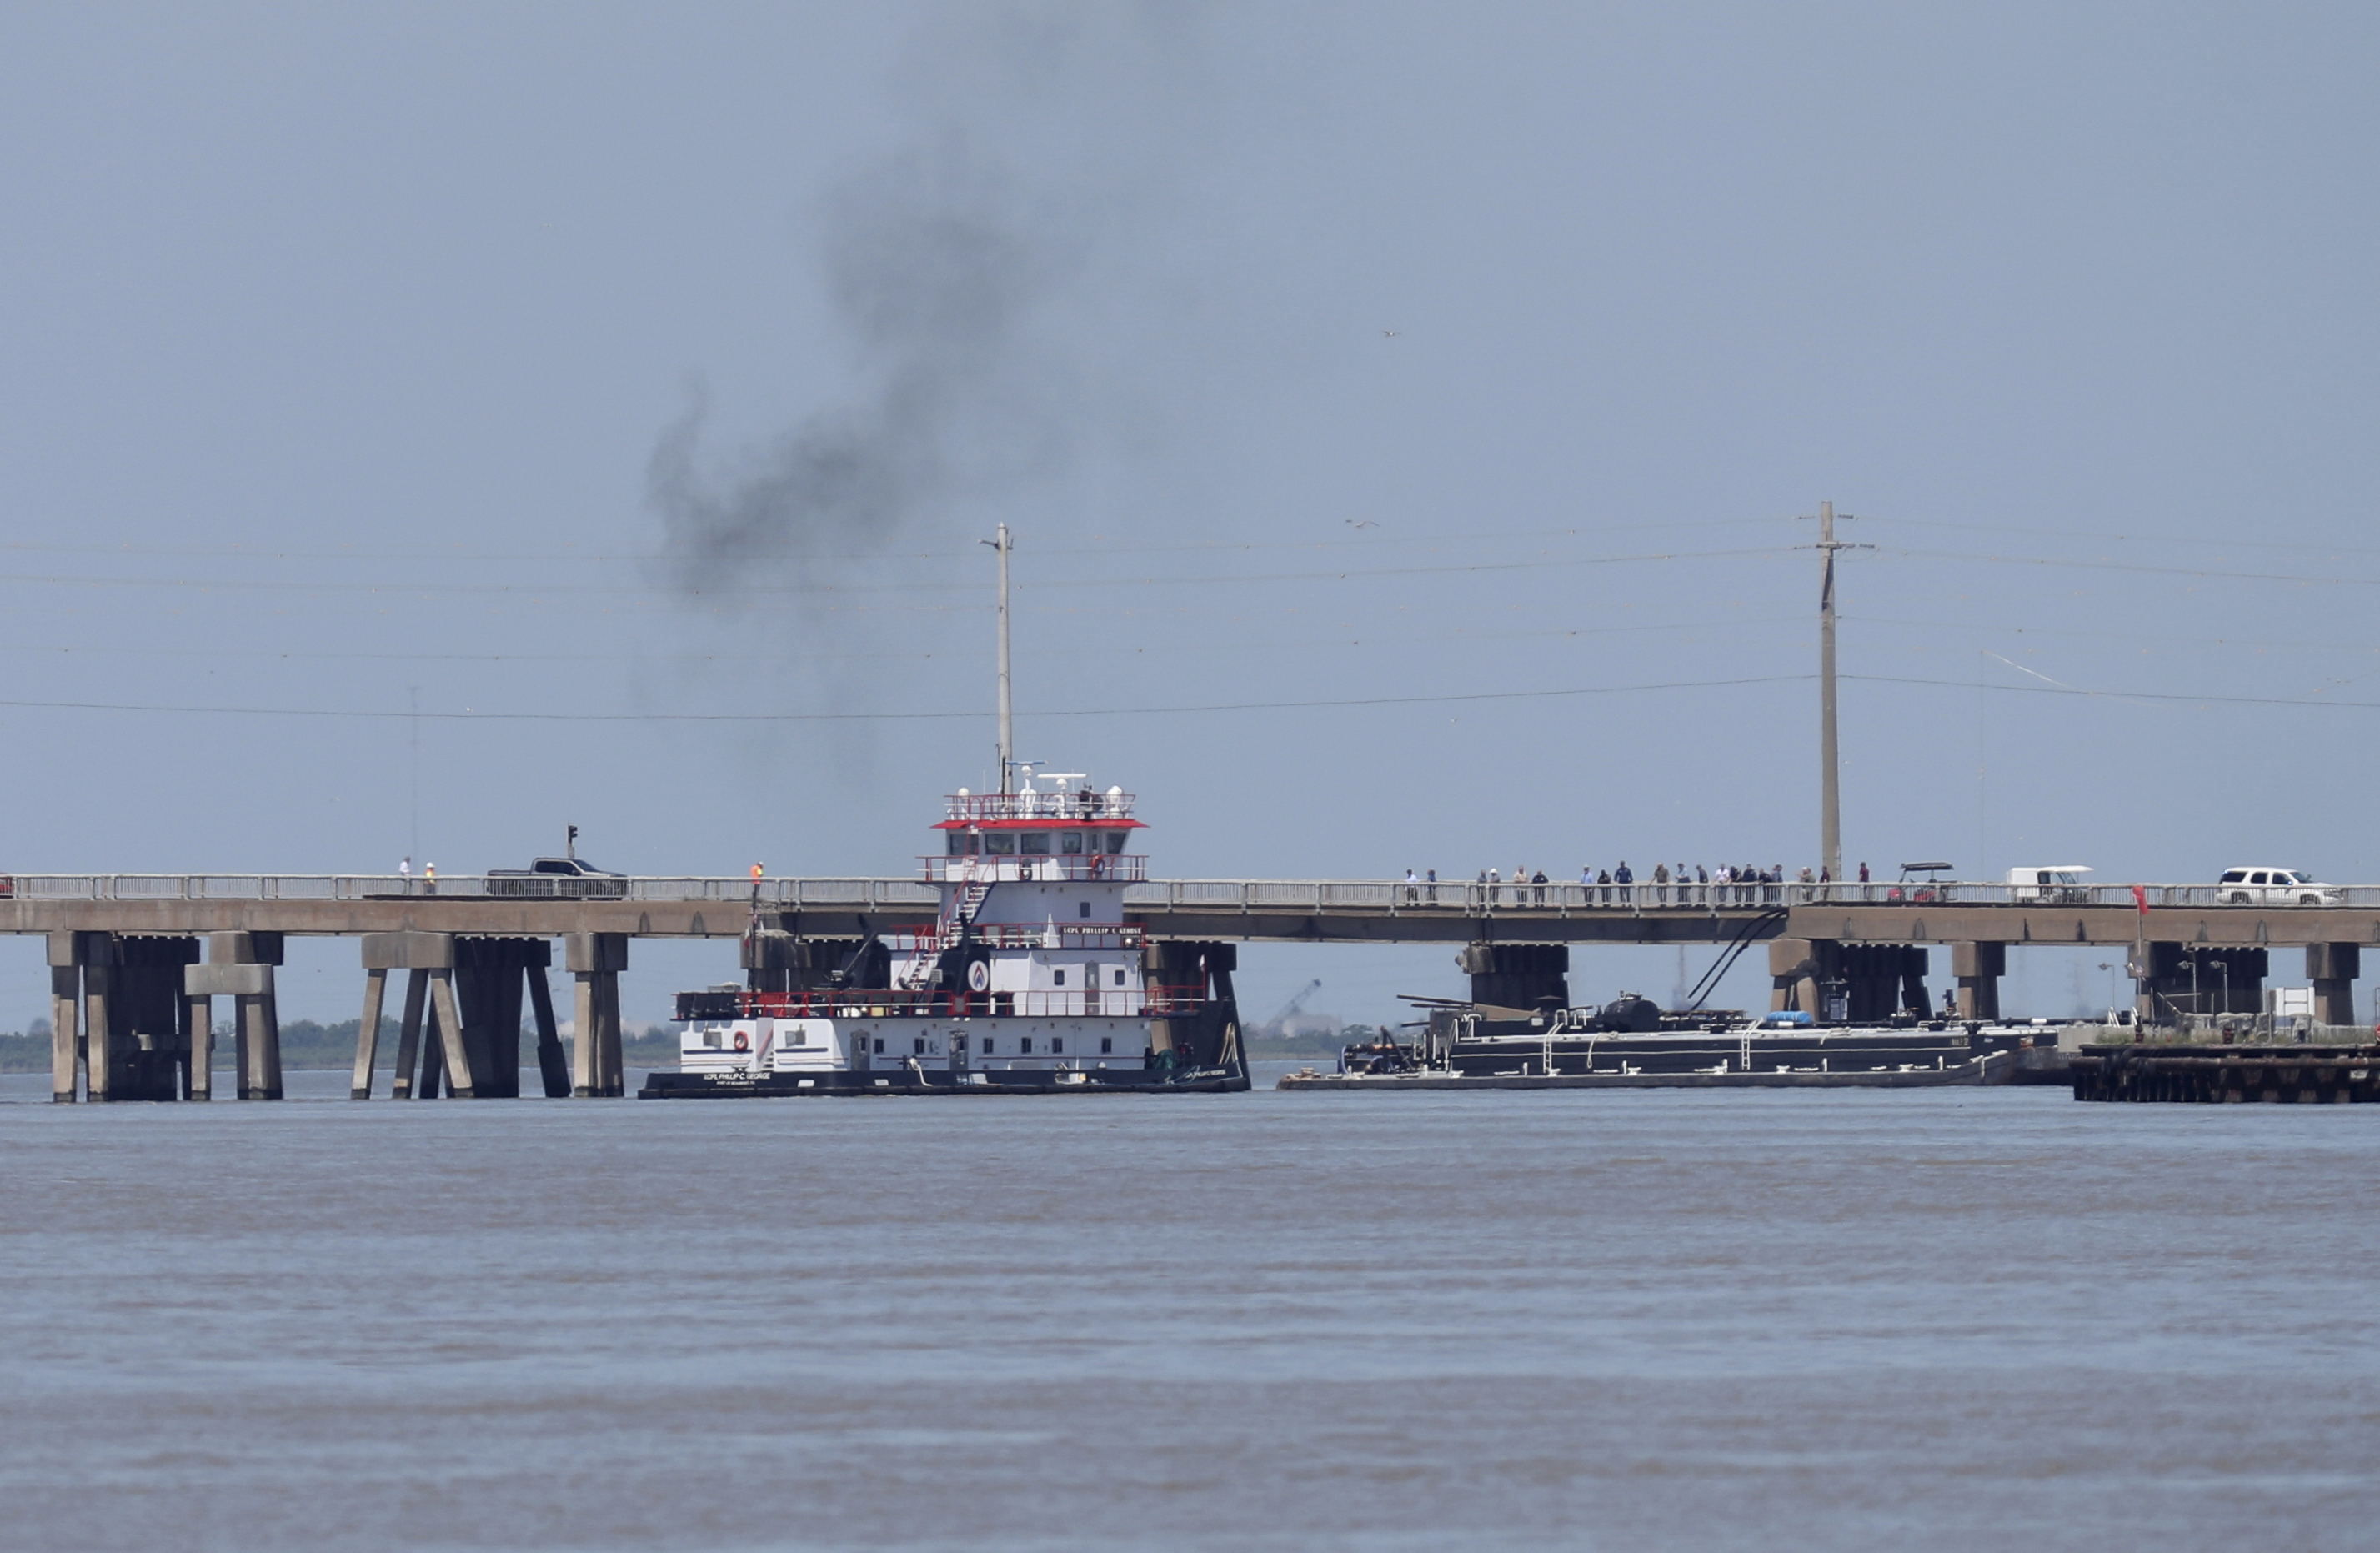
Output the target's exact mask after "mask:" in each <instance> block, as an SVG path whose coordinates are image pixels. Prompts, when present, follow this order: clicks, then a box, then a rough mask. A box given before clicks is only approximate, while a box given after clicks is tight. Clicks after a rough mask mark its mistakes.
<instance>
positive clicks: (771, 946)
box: [736, 930, 955, 992]
mask: <svg viewBox="0 0 2380 1553" xmlns="http://www.w3.org/2000/svg"><path fill="white" fill-rule="evenodd" d="M866 941H867V940H864V939H847V938H846V939H833V938H828V939H814V938H795V936H794V935H793V934H791V933H785V932H778V931H773V930H763V931H760V932H758V933H747V934H745V935H744V937H743V939H742V940H740V941H739V942H738V943H737V945H736V962H737V964H738V965H741V966H742V967H743V969H744V984H745V985H746V986H747V987H748V988H750V989H752V990H753V991H755V992H807V991H811V990H814V989H818V988H820V987H824V986H825V985H826V984H827V983H828V982H829V981H830V980H831V979H832V977H833V976H834V973H835V972H837V971H839V970H841V969H842V968H843V967H844V964H845V963H846V962H848V961H849V960H850V959H851V957H852V955H853V954H854V953H856V952H857V951H858V949H859V947H860V945H861V944H863V943H865V942H866ZM953 990H955V989H953Z"/></svg>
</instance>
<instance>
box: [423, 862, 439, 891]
mask: <svg viewBox="0 0 2380 1553" xmlns="http://www.w3.org/2000/svg"><path fill="white" fill-rule="evenodd" d="M421 876H422V886H421V887H422V889H423V891H424V892H427V893H429V894H432V895H435V894H436V893H438V865H437V864H435V863H424V864H423V865H422V866H421Z"/></svg>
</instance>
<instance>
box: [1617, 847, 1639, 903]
mask: <svg viewBox="0 0 2380 1553" xmlns="http://www.w3.org/2000/svg"><path fill="white" fill-rule="evenodd" d="M1611 882H1612V883H1614V884H1616V885H1618V886H1620V904H1621V905H1623V906H1624V905H1627V904H1630V902H1632V901H1633V899H1634V898H1635V892H1633V891H1632V890H1631V889H1629V886H1630V885H1632V884H1634V883H1635V882H1636V876H1635V875H1634V874H1633V873H1630V872H1629V871H1628V859H1627V858H1625V857H1622V858H1621V860H1620V867H1616V868H1614V869H1612V870H1611Z"/></svg>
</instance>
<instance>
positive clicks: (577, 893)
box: [487, 857, 628, 901]
mask: <svg viewBox="0 0 2380 1553" xmlns="http://www.w3.org/2000/svg"><path fill="white" fill-rule="evenodd" d="M487 878H488V893H489V894H491V895H511V896H528V897H531V898H534V899H538V900H564V901H590V900H591V901H616V900H619V899H622V898H623V897H625V895H626V894H627V893H628V876H627V875H625V874H615V873H613V872H611V871H610V870H608V869H604V868H599V867H595V866H594V865H593V864H592V863H589V862H587V861H585V860H583V859H581V858H577V857H540V858H537V859H535V860H534V861H532V862H531V863H530V864H529V866H528V867H526V868H490V869H489V870H488V875H487Z"/></svg>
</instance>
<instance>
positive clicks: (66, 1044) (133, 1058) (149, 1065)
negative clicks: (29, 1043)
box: [47, 931, 206, 1102]
mask: <svg viewBox="0 0 2380 1553" xmlns="http://www.w3.org/2000/svg"><path fill="white" fill-rule="evenodd" d="M47 937H48V951H49V952H48V959H49V962H50V1098H51V1099H53V1100H63V1101H67V1102H72V1101H73V1099H74V1098H75V1091H76V1081H77V1078H78V1070H79V1077H80V1080H81V1087H82V1093H83V1096H84V1098H88V1099H91V1100H177V1099H180V1098H182V1097H183V1096H184V1094H186V1093H190V1092H192V1086H193V1085H194V1084H195V1085H196V1086H197V1087H196V1090H195V1093H196V1094H197V1095H198V1096H199V1098H204V1095H205V1080H206V1073H205V1070H204V1068H203V1067H201V1068H198V1069H195V1070H194V1069H193V1068H192V1067H191V1065H190V1053H191V1049H192V1041H191V1028H190V1025H189V1024H188V1009H187V1007H186V1005H185V1004H184V1002H183V1000H182V996H181V986H180V983H181V978H182V976H183V973H184V968H185V967H186V966H188V965H189V964H190V963H191V962H193V961H195V960H197V959H198V957H199V944H198V940H196V939H195V938H191V937H188V936H187V935H182V934H120V933H105V932H88V931H81V932H57V933H51V934H49V935H47Z"/></svg>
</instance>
